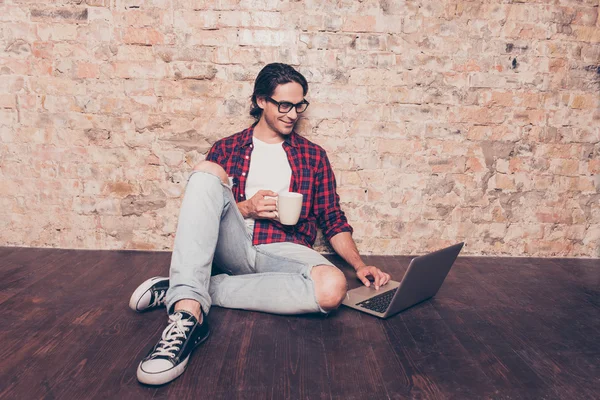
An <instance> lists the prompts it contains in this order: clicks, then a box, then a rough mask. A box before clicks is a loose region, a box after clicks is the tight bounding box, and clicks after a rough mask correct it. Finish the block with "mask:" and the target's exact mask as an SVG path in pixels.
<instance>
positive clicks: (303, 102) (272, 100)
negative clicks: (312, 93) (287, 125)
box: [265, 96, 310, 114]
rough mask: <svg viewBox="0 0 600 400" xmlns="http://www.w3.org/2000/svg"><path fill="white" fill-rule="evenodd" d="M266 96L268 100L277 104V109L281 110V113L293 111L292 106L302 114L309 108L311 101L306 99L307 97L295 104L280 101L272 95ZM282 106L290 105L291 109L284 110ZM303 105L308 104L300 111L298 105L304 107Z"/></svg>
mask: <svg viewBox="0 0 600 400" xmlns="http://www.w3.org/2000/svg"><path fill="white" fill-rule="evenodd" d="M265 98H266V99H267V100H268V101H270V102H271V103H273V104H275V105H276V106H277V111H279V112H280V113H282V114H287V113H289V112H290V111H292V107H293V108H295V109H296V112H297V113H298V114H302V113H303V112H304V111H306V109H307V108H308V106H309V105H310V103H309V102H308V101H306V99H305V100H302V101H301V102H300V103H296V104H294V103H290V102H289V101H282V102H279V101H277V100H275V99H273V98H272V97H269V96H267V97H265ZM282 106H283V107H284V108H285V107H289V110H287V111H284V110H282V109H281V107H282ZM303 106H306V107H304V109H303V110H302V111H300V110H299V109H298V107H303Z"/></svg>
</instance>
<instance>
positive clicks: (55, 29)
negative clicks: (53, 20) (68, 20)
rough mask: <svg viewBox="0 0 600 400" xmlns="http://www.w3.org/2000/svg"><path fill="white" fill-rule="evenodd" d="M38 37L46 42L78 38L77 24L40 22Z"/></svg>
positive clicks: (37, 26)
mask: <svg viewBox="0 0 600 400" xmlns="http://www.w3.org/2000/svg"><path fill="white" fill-rule="evenodd" d="M36 29H37V35H38V38H39V39H40V40H42V41H44V42H49V41H53V42H62V41H72V40H76V39H77V25H74V24H38V25H36Z"/></svg>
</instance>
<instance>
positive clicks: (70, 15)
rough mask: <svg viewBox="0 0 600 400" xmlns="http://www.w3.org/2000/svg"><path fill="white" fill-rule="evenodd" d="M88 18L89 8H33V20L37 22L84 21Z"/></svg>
mask: <svg viewBox="0 0 600 400" xmlns="http://www.w3.org/2000/svg"><path fill="white" fill-rule="evenodd" d="M87 19H88V9H87V8H83V9H77V8H33V9H32V10H31V20H32V21H35V22H38V21H39V22H47V21H53V22H74V23H84V22H87Z"/></svg>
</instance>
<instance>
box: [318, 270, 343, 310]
mask: <svg viewBox="0 0 600 400" xmlns="http://www.w3.org/2000/svg"><path fill="white" fill-rule="evenodd" d="M310 275H311V277H312V279H313V281H314V282H315V294H316V296H317V302H318V303H319V306H321V308H322V309H323V310H325V311H331V310H334V309H336V308H338V307H339V306H340V304H342V301H343V300H344V297H345V296H346V291H347V290H348V283H347V282H346V277H345V276H344V273H343V272H342V271H340V270H339V269H338V268H336V267H333V266H331V265H317V266H316V267H314V268H313V269H312V271H311V273H310Z"/></svg>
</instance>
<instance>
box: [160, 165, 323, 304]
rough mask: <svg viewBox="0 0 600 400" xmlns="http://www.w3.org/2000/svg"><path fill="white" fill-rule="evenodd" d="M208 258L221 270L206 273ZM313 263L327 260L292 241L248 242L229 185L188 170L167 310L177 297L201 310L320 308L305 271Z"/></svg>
mask: <svg viewBox="0 0 600 400" xmlns="http://www.w3.org/2000/svg"><path fill="white" fill-rule="evenodd" d="M213 263H214V264H215V266H216V267H218V268H219V269H220V270H222V271H223V272H225V274H220V275H215V276H212V277H211V269H212V265H213ZM316 265H333V264H331V262H329V261H328V260H327V259H326V258H325V257H323V256H322V255H321V254H319V253H318V252H316V251H314V250H312V249H310V248H308V247H306V246H302V245H299V244H295V243H271V244H263V245H258V246H254V245H252V237H251V235H250V233H249V232H248V231H247V229H246V225H245V223H244V218H243V217H242V214H241V213H240V211H239V209H238V207H237V205H236V203H235V200H234V198H233V193H232V191H231V186H229V185H227V184H225V183H223V182H222V181H221V179H220V178H218V177H217V176H215V175H212V174H210V173H208V172H203V171H194V172H193V173H192V174H191V175H190V177H189V179H188V182H187V187H186V190H185V194H184V197H183V202H182V204H181V209H180V214H179V221H178V224H177V232H176V236H175V245H174V248H173V255H172V258H171V270H170V282H169V283H170V286H169V290H168V291H167V296H166V305H167V311H168V312H172V309H173V306H174V305H175V303H177V302H178V301H179V300H182V299H193V300H196V301H198V302H199V303H200V305H201V306H202V309H203V310H204V312H205V313H206V314H208V312H209V311H210V307H211V306H212V305H213V304H214V305H216V306H220V307H226V308H237V309H244V310H253V311H263V312H268V313H273V314H304V313H314V312H321V313H325V314H326V313H327V312H326V311H324V310H323V309H322V308H321V307H320V306H319V304H318V302H317V299H316V296H315V287H314V282H313V280H312V277H311V275H310V271H311V270H312V268H313V267H314V266H316Z"/></svg>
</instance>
